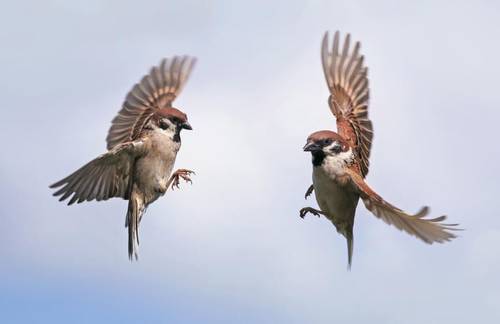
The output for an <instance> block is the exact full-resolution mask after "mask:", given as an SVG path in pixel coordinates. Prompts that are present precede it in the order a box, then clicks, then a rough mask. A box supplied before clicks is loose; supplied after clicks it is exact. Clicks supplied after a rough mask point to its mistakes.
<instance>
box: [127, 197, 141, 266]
mask: <svg viewBox="0 0 500 324" xmlns="http://www.w3.org/2000/svg"><path fill="white" fill-rule="evenodd" d="M144 210H145V208H144V203H143V202H142V200H141V199H139V198H138V197H137V196H136V195H134V194H132V195H131V197H130V199H129V201H128V211H127V218H126V220H125V227H128V258H129V259H130V260H131V261H132V260H133V259H134V258H135V260H137V259H138V254H137V250H138V247H139V222H140V221H141V218H142V214H143V213H144Z"/></svg>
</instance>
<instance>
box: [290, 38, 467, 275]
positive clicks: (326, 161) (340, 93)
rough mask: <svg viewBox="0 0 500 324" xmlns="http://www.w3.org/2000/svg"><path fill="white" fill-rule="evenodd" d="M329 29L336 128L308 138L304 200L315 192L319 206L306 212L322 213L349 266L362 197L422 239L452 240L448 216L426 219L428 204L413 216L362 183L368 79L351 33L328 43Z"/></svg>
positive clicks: (326, 67) (327, 53) (327, 61)
mask: <svg viewBox="0 0 500 324" xmlns="http://www.w3.org/2000/svg"><path fill="white" fill-rule="evenodd" d="M329 39H330V37H329V34H328V32H327V33H325V36H324V38H323V42H322V46H321V60H322V63H323V72H324V74H325V78H326V83H327V85H328V88H329V90H330V97H329V99H328V103H329V106H330V110H331V112H332V113H333V115H334V116H335V118H336V121H337V132H336V133H335V132H333V131H330V130H321V131H317V132H314V133H312V134H311V135H309V137H308V138H307V143H306V145H305V146H304V151H306V152H311V155H312V165H313V172H312V180H313V184H312V185H311V186H310V187H309V188H308V189H307V191H306V195H305V198H306V199H307V197H308V196H309V195H311V194H312V192H313V191H314V193H315V196H316V201H317V202H318V205H319V207H320V209H319V210H317V209H314V208H311V207H305V208H302V209H301V210H300V217H302V218H304V216H305V215H306V214H307V213H311V214H313V215H316V216H318V217H320V215H323V216H325V217H326V218H327V219H329V220H330V221H331V222H332V223H333V225H334V226H335V227H336V229H337V231H338V232H339V233H340V234H342V235H343V236H344V237H345V238H346V239H347V255H348V267H349V268H350V267H351V263H352V254H353V226H354V216H355V213H356V206H357V205H358V201H359V199H360V198H361V200H362V201H363V203H364V205H365V207H366V208H367V209H368V210H369V211H370V212H372V213H373V214H374V215H375V216H376V217H378V218H380V219H382V220H383V221H384V222H386V223H387V224H389V225H394V226H395V227H396V228H398V229H399V230H402V231H405V232H406V233H408V234H410V235H413V236H416V237H417V238H419V239H421V240H422V241H424V242H425V243H428V244H432V243H434V242H438V243H443V242H445V241H449V240H451V239H453V238H455V235H454V234H453V233H452V231H453V230H457V228H456V227H455V226H456V225H457V224H444V223H442V221H444V220H445V219H446V216H440V217H436V218H426V216H427V215H428V213H429V208H428V207H423V208H422V209H421V210H420V211H419V212H417V213H416V214H415V215H411V214H408V213H405V212H404V211H402V210H401V209H399V208H397V207H395V206H394V205H392V204H390V203H388V202H387V201H385V200H384V199H383V198H382V197H380V196H379V195H378V194H377V193H376V192H375V191H374V190H373V189H371V188H370V187H369V186H368V184H367V183H366V182H365V180H364V178H365V177H366V175H367V174H368V167H369V157H370V149H371V145H372V139H373V127H372V122H371V121H370V119H369V118H368V99H369V89H368V77H367V72H368V71H367V68H366V66H365V65H364V57H363V55H361V54H360V43H359V42H356V43H355V44H354V48H351V46H350V35H349V34H347V36H346V37H345V39H344V43H343V46H342V47H340V45H339V43H340V37H339V32H338V31H337V32H336V33H335V35H334V37H333V44H332V45H330V41H329Z"/></svg>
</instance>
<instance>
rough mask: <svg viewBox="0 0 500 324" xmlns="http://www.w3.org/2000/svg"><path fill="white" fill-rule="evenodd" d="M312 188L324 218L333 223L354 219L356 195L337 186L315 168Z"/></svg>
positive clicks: (343, 187)
mask: <svg viewBox="0 0 500 324" xmlns="http://www.w3.org/2000/svg"><path fill="white" fill-rule="evenodd" d="M313 186H314V193H315V195H316V201H317V202H318V205H319V207H320V209H321V211H323V212H324V213H325V214H326V217H327V218H328V219H330V220H331V221H332V222H334V223H338V222H342V221H345V220H350V219H352V218H353V217H354V212H355V211H356V206H357V203H358V199H359V198H358V195H357V194H355V193H354V192H352V191H349V190H348V188H346V187H345V186H342V185H339V184H338V183H337V182H336V181H335V180H333V179H331V178H330V177H328V176H326V175H325V174H324V173H323V171H322V170H321V169H320V168H318V167H316V168H314V170H313Z"/></svg>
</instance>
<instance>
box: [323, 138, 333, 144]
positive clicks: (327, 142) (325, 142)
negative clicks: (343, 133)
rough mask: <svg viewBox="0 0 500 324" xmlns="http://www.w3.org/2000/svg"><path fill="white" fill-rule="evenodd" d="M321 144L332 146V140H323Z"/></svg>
mask: <svg viewBox="0 0 500 324" xmlns="http://www.w3.org/2000/svg"><path fill="white" fill-rule="evenodd" d="M323 143H324V144H325V145H330V144H332V139H331V138H327V139H325V140H323Z"/></svg>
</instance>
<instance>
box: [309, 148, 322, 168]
mask: <svg viewBox="0 0 500 324" xmlns="http://www.w3.org/2000/svg"><path fill="white" fill-rule="evenodd" d="M324 159H325V152H323V151H314V152H312V163H313V165H314V166H315V167H317V166H320V165H321V164H322V163H323V160H324Z"/></svg>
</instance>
